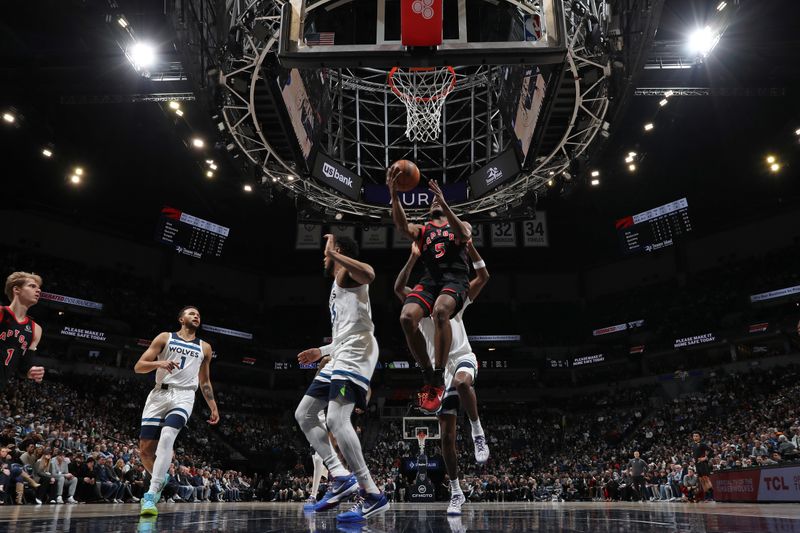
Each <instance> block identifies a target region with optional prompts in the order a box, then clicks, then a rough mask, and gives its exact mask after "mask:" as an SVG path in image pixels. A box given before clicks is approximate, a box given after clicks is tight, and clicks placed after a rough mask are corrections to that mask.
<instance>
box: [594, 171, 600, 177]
mask: <svg viewBox="0 0 800 533" xmlns="http://www.w3.org/2000/svg"><path fill="white" fill-rule="evenodd" d="M599 175H600V171H599V170H592V177H593V178H596V177H598V176H599Z"/></svg>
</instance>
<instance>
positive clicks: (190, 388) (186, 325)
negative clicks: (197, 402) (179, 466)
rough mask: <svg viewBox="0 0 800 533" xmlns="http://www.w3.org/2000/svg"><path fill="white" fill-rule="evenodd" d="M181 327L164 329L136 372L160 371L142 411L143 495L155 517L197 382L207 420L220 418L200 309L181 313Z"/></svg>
mask: <svg viewBox="0 0 800 533" xmlns="http://www.w3.org/2000/svg"><path fill="white" fill-rule="evenodd" d="M178 322H179V323H180V325H181V329H180V330H179V331H178V332H175V333H173V332H164V333H160V334H159V335H158V336H157V337H156V338H155V339H153V342H152V343H150V347H149V348H148V349H147V350H146V351H145V352H144V353H143V354H142V356H141V357H140V358H139V361H137V362H136V366H135V367H134V371H136V373H137V374H146V373H148V372H152V371H153V370H155V371H156V384H155V388H153V390H152V391H151V392H150V394H149V395H148V396H147V401H146V402H145V405H144V411H142V430H141V434H140V436H139V451H140V454H141V457H142V463H144V467H145V468H146V469H147V471H148V472H150V475H151V480H150V489H149V490H148V491H147V493H146V494H145V495H144V497H142V508H141V514H142V515H157V514H158V509H157V508H156V504H157V503H158V500H159V499H160V498H161V490H162V489H163V488H164V485H166V484H167V480H168V474H167V471H168V470H169V466H170V464H171V463H172V446H173V444H174V443H175V439H176V438H177V437H178V433H179V432H180V430H181V428H183V426H185V425H186V422H188V420H189V417H190V416H191V415H192V408H193V407H194V396H195V391H197V387H198V385H199V386H200V391H201V392H202V393H203V398H205V400H206V403H208V407H209V408H210V409H211V417H210V418H209V419H208V423H209V424H216V423H218V422H219V411H218V410H217V402H216V401H215V400H214V390H213V388H212V387H211V370H210V365H211V345H210V344H208V343H207V342H204V341H202V340H200V339H198V338H197V336H196V334H197V328H199V327H200V311H199V310H198V309H197V308H196V307H194V306H187V307H184V308H183V309H181V310H180V312H179V313H178Z"/></svg>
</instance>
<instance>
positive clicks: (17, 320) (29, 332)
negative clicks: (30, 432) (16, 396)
mask: <svg viewBox="0 0 800 533" xmlns="http://www.w3.org/2000/svg"><path fill="white" fill-rule="evenodd" d="M5 293H6V296H7V297H8V299H9V301H10V302H11V304H10V305H9V306H7V307H0V354H1V355H2V358H3V359H2V361H3V364H2V366H0V368H2V376H0V390H3V389H5V387H6V385H7V384H8V380H9V379H10V378H11V376H12V375H14V374H15V373H17V374H19V375H20V376H25V377H27V378H28V379H32V380H34V381H37V382H39V381H42V378H44V367H41V366H33V365H31V364H30V356H28V358H27V359H25V354H26V353H27V352H29V351H36V346H37V345H38V344H39V341H40V340H41V338H42V327H41V326H40V325H39V324H37V323H36V322H34V321H33V320H32V319H31V317H29V316H28V309H30V308H31V307H33V306H34V305H36V303H37V302H38V301H39V296H40V295H41V293H42V278H41V277H39V276H37V275H36V274H31V273H29V272H14V273H12V274H11V275H10V276H8V278H6V285H5Z"/></svg>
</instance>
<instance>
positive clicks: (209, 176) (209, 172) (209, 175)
mask: <svg viewBox="0 0 800 533" xmlns="http://www.w3.org/2000/svg"><path fill="white" fill-rule="evenodd" d="M206 177H207V178H213V177H214V173H213V172H212V171H210V170H209V171H208V172H206Z"/></svg>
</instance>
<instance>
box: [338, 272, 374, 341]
mask: <svg viewBox="0 0 800 533" xmlns="http://www.w3.org/2000/svg"><path fill="white" fill-rule="evenodd" d="M328 308H329V309H330V312H331V326H332V329H333V344H334V345H337V344H339V343H341V342H342V341H344V340H345V339H346V338H347V337H349V336H351V335H353V334H356V333H367V332H372V331H373V330H374V329H375V326H373V324H372V310H371V308H370V304H369V285H359V286H358V287H353V288H352V289H348V288H345V287H340V286H339V284H338V283H336V281H334V282H333V288H332V289H331V296H330V298H329V300H328Z"/></svg>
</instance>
